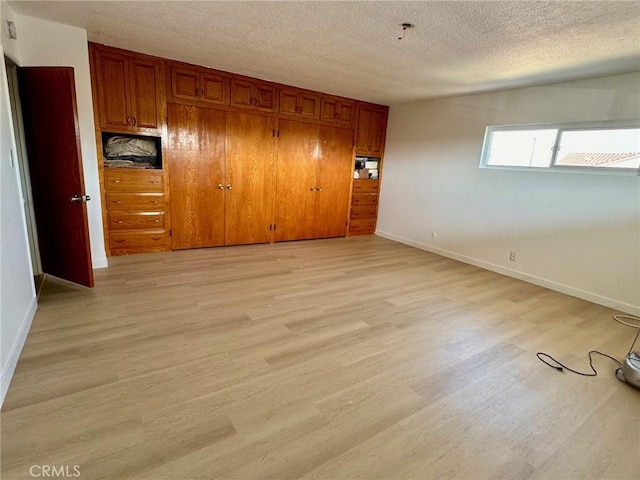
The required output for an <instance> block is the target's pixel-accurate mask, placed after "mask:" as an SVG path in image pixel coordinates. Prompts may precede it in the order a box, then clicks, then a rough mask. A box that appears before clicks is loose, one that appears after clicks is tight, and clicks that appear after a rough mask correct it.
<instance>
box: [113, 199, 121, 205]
mask: <svg viewBox="0 0 640 480" xmlns="http://www.w3.org/2000/svg"><path fill="white" fill-rule="evenodd" d="M113 203H117V204H118V205H120V204H121V203H122V202H121V201H120V200H115V201H114V202H113Z"/></svg>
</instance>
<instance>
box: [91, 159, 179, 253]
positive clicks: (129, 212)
mask: <svg viewBox="0 0 640 480" xmlns="http://www.w3.org/2000/svg"><path fill="white" fill-rule="evenodd" d="M104 189H105V197H106V211H107V226H108V231H109V250H110V252H111V255H124V254H130V253H141V252H156V251H164V250H168V249H169V243H170V242H169V235H168V231H167V219H166V216H167V215H166V207H165V193H164V172H163V171H162V170H141V169H132V168H105V170H104Z"/></svg>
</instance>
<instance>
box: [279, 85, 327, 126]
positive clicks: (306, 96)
mask: <svg viewBox="0 0 640 480" xmlns="http://www.w3.org/2000/svg"><path fill="white" fill-rule="evenodd" d="M280 113H281V114H283V115H292V116H295V117H303V118H313V119H318V118H320V95H318V94H316V93H313V92H307V91H304V90H294V89H286V88H283V89H282V90H280Z"/></svg>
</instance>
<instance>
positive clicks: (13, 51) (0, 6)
mask: <svg viewBox="0 0 640 480" xmlns="http://www.w3.org/2000/svg"><path fill="white" fill-rule="evenodd" d="M0 18H2V28H0V30H1V31H2V34H1V37H0V39H1V44H2V48H3V49H4V54H5V55H6V56H7V57H9V58H10V59H11V60H13V61H14V62H15V63H16V64H20V55H19V53H18V41H17V40H13V39H11V38H10V37H9V29H8V28H7V22H8V21H12V22H14V23H15V21H16V14H15V13H14V11H13V10H12V9H11V7H10V6H9V4H8V3H7V2H6V1H4V0H1V1H0Z"/></svg>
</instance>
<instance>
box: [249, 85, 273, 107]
mask: <svg viewBox="0 0 640 480" xmlns="http://www.w3.org/2000/svg"><path fill="white" fill-rule="evenodd" d="M253 98H254V102H255V103H254V108H255V109H256V110H260V111H263V112H275V111H276V107H277V105H276V99H277V91H276V87H275V85H272V84H270V83H264V82H255V83H254V84H253Z"/></svg>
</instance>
